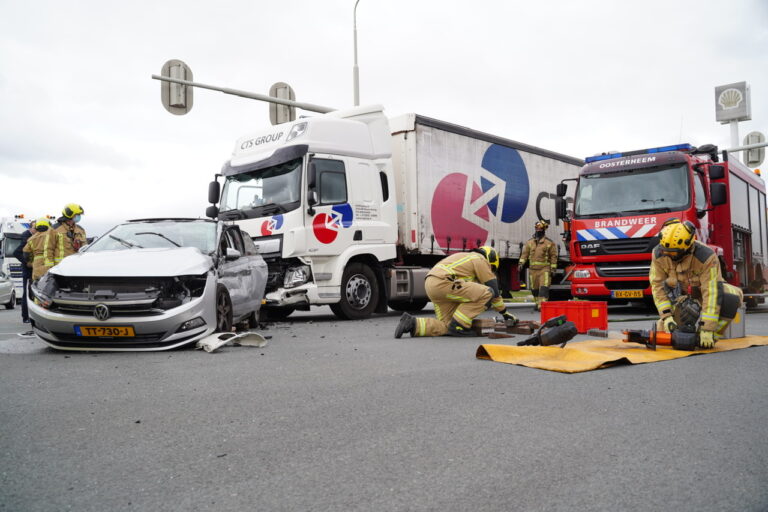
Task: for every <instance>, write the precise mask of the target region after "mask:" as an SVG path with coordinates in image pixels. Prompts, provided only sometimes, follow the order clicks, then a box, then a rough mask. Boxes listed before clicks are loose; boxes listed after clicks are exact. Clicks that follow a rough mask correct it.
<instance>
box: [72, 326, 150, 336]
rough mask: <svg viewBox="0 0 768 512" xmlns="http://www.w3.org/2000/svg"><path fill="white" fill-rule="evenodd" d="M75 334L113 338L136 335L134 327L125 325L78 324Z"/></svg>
mask: <svg viewBox="0 0 768 512" xmlns="http://www.w3.org/2000/svg"><path fill="white" fill-rule="evenodd" d="M75 334H77V335H78V336H100V337H112V338H128V337H131V336H136V333H135V332H134V331H133V327H130V326H124V325H110V326H108V327H106V326H95V325H76V326H75Z"/></svg>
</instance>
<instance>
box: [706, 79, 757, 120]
mask: <svg viewBox="0 0 768 512" xmlns="http://www.w3.org/2000/svg"><path fill="white" fill-rule="evenodd" d="M715 115H716V119H717V121H718V122H720V123H723V124H726V123H730V122H731V121H749V120H750V119H752V105H751V104H750V94H749V84H747V82H738V83H735V84H728V85H721V86H719V87H715Z"/></svg>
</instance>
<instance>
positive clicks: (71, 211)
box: [61, 203, 84, 219]
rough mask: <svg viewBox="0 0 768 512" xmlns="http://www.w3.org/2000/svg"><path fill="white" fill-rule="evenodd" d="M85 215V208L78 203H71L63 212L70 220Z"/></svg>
mask: <svg viewBox="0 0 768 512" xmlns="http://www.w3.org/2000/svg"><path fill="white" fill-rule="evenodd" d="M83 213H84V211H83V207H82V206H80V205H79V204H76V203H69V204H68V205H67V206H65V207H64V209H63V210H61V214H62V215H63V216H64V217H66V218H68V219H72V218H74V217H75V215H82V214H83Z"/></svg>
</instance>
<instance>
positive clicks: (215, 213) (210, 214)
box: [205, 206, 219, 219]
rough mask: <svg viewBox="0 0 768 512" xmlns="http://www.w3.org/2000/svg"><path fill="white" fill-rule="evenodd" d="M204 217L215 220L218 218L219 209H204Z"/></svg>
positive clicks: (214, 207) (211, 207) (212, 207)
mask: <svg viewBox="0 0 768 512" xmlns="http://www.w3.org/2000/svg"><path fill="white" fill-rule="evenodd" d="M205 216H206V217H209V218H211V219H215V218H216V217H218V216H219V208H218V207H216V206H209V207H208V208H206V209H205Z"/></svg>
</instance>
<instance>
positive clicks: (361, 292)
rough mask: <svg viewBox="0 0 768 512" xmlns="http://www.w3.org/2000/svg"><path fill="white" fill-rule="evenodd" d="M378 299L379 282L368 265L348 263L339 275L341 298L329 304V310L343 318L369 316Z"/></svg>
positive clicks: (352, 318)
mask: <svg viewBox="0 0 768 512" xmlns="http://www.w3.org/2000/svg"><path fill="white" fill-rule="evenodd" d="M378 301H379V283H378V282H377V281H376V275H375V274H374V273H373V270H371V268H370V267H369V266H368V265H365V264H363V263H350V264H349V265H347V268H345V269H344V275H343V276H342V277H341V300H340V301H339V302H338V303H336V304H331V311H333V313H334V314H335V315H336V316H337V317H339V318H341V319H343V320H360V319H362V318H368V317H370V316H371V314H372V313H373V311H374V310H375V309H376V306H377V304H378Z"/></svg>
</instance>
